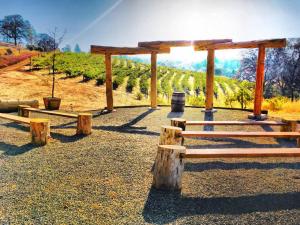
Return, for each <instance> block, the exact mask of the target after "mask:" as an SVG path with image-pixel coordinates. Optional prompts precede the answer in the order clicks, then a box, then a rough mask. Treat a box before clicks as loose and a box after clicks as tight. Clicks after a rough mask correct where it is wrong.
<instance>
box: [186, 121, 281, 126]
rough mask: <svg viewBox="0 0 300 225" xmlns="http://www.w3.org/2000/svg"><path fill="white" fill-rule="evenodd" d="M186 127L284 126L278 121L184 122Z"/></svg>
mask: <svg viewBox="0 0 300 225" xmlns="http://www.w3.org/2000/svg"><path fill="white" fill-rule="evenodd" d="M186 125H272V126H283V125H286V124H285V123H283V122H279V121H186Z"/></svg>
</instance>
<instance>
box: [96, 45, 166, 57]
mask: <svg viewBox="0 0 300 225" xmlns="http://www.w3.org/2000/svg"><path fill="white" fill-rule="evenodd" d="M152 52H155V53H170V51H169V50H168V49H161V50H159V49H154V48H142V47H111V46H98V45H92V46H91V53H96V54H102V55H105V54H109V55H138V54H151V53H152Z"/></svg>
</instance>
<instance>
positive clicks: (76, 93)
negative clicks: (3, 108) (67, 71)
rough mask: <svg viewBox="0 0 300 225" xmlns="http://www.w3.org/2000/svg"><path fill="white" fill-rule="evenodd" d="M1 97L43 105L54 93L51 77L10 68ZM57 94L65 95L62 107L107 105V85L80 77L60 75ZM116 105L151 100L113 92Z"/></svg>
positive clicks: (143, 102)
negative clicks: (35, 100) (85, 80)
mask: <svg viewBox="0 0 300 225" xmlns="http://www.w3.org/2000/svg"><path fill="white" fill-rule="evenodd" d="M0 77H1V83H0V90H1V91H0V99H2V100H6V99H21V100H22V99H24V100H27V99H37V100H38V101H39V102H40V106H41V107H43V97H48V96H50V95H51V85H52V76H51V75H48V72H47V71H45V70H42V71H34V72H27V71H25V70H24V71H9V72H4V73H2V74H1V73H0ZM55 95H56V97H60V98H62V107H61V109H62V110H66V111H73V110H74V111H81V110H95V109H100V108H104V107H105V106H106V97H105V86H99V87H98V86H96V81H95V80H92V81H89V82H85V83H83V82H82V78H81V77H77V78H68V79H64V76H63V75H57V81H56V91H55ZM114 103H115V105H116V106H125V105H146V104H149V100H148V99H143V100H137V99H136V96H135V94H130V93H126V92H124V91H123V90H122V89H120V90H116V91H114Z"/></svg>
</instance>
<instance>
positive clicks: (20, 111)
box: [18, 105, 30, 118]
mask: <svg viewBox="0 0 300 225" xmlns="http://www.w3.org/2000/svg"><path fill="white" fill-rule="evenodd" d="M26 108H30V106H29V105H19V106H18V116H22V117H27V118H29V117H30V111H28V110H26Z"/></svg>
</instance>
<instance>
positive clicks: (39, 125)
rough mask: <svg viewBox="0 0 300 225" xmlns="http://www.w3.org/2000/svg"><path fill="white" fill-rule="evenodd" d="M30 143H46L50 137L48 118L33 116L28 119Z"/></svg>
mask: <svg viewBox="0 0 300 225" xmlns="http://www.w3.org/2000/svg"><path fill="white" fill-rule="evenodd" d="M30 134H31V143H33V144H35V145H46V144H47V143H48V142H49V139H50V121H49V120H48V119H40V118H35V119H31V120H30Z"/></svg>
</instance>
